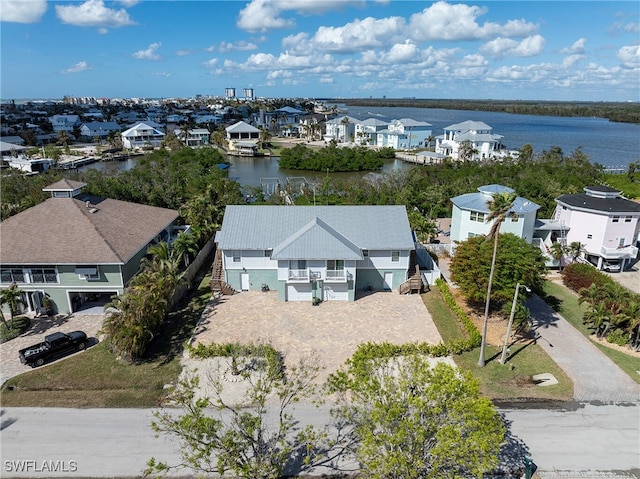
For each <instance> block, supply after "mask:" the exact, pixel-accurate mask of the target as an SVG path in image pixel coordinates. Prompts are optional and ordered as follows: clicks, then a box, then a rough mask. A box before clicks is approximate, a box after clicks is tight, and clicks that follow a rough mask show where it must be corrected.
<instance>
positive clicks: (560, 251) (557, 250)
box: [549, 241, 567, 271]
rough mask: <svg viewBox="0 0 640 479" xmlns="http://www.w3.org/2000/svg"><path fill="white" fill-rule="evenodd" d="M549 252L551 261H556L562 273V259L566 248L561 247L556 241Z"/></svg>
mask: <svg viewBox="0 0 640 479" xmlns="http://www.w3.org/2000/svg"><path fill="white" fill-rule="evenodd" d="M549 250H550V251H551V256H552V257H553V259H555V260H556V261H558V265H559V267H560V271H562V258H563V257H564V254H565V252H566V251H567V248H565V247H564V246H562V243H560V242H559V241H556V242H555V243H553V244H552V245H551V247H550V248H549Z"/></svg>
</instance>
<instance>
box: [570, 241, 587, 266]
mask: <svg viewBox="0 0 640 479" xmlns="http://www.w3.org/2000/svg"><path fill="white" fill-rule="evenodd" d="M583 251H584V245H583V244H582V243H580V241H572V242H571V243H570V244H569V256H571V262H572V263H575V262H576V259H578V257H579V256H580V253H582V252H583Z"/></svg>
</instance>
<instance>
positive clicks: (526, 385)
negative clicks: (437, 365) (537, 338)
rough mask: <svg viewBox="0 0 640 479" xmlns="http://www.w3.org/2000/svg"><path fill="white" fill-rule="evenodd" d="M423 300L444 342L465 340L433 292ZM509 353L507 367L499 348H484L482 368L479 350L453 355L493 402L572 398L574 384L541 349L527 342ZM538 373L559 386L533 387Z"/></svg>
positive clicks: (453, 318)
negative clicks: (551, 378)
mask: <svg viewBox="0 0 640 479" xmlns="http://www.w3.org/2000/svg"><path fill="white" fill-rule="evenodd" d="M422 298H423V301H424V303H425V305H426V306H427V309H428V310H429V313H430V314H431V317H432V318H433V320H434V322H435V324H436V327H437V328H438V331H439V332H440V335H441V336H442V339H443V340H444V341H448V340H452V339H457V338H463V337H464V334H463V329H462V327H461V325H460V324H459V323H458V320H457V319H456V317H455V315H454V314H453V313H452V312H451V310H450V309H449V308H448V306H447V305H446V303H445V302H444V300H443V299H442V296H441V295H440V293H439V292H438V291H437V290H436V289H434V290H432V291H431V292H430V293H427V294H424V295H422ZM510 350H511V353H510V356H509V360H508V362H507V364H506V365H502V364H500V363H499V362H498V359H499V358H500V354H501V352H502V349H500V348H492V347H488V348H487V351H486V354H487V362H486V365H485V367H484V368H481V367H479V366H478V358H479V357H480V348H476V349H474V350H473V351H468V352H466V353H463V354H461V355H457V356H454V357H453V360H454V361H455V363H456V364H457V365H458V367H459V368H461V369H464V370H466V371H469V372H470V373H471V374H472V375H473V376H474V377H475V378H476V379H478V381H480V388H481V390H482V393H483V394H484V395H485V396H487V397H489V398H491V399H493V400H511V401H517V400H523V399H529V400H536V401H540V400H553V401H570V400H571V399H572V397H573V383H572V382H571V380H570V379H569V377H568V376H567V375H566V374H565V373H564V372H563V371H562V369H560V367H558V365H557V364H556V363H555V362H554V361H553V360H552V359H551V357H549V355H548V354H547V353H546V352H544V350H543V349H542V348H541V347H540V346H538V345H537V344H532V343H531V342H530V341H528V342H526V343H522V344H515V345H512V346H511V348H510ZM540 373H551V374H553V375H554V376H555V377H556V379H558V384H557V385H553V386H544V387H541V386H537V385H535V384H533V382H532V381H531V376H532V375H534V374H540Z"/></svg>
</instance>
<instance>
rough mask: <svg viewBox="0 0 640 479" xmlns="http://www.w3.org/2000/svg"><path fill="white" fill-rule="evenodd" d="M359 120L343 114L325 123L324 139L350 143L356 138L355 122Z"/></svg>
mask: <svg viewBox="0 0 640 479" xmlns="http://www.w3.org/2000/svg"><path fill="white" fill-rule="evenodd" d="M358 123H360V120H358V119H357V118H353V117H351V116H347V115H343V116H339V117H337V118H334V119H332V120H327V122H326V123H325V134H324V140H325V141H331V140H334V141H336V142H338V143H350V142H353V141H355V140H356V124H358Z"/></svg>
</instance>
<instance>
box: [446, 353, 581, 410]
mask: <svg viewBox="0 0 640 479" xmlns="http://www.w3.org/2000/svg"><path fill="white" fill-rule="evenodd" d="M510 350H511V353H510V356H509V359H508V361H507V364H506V365H503V364H500V363H499V362H498V360H499V359H500V353H501V351H502V349H501V348H497V347H492V346H488V347H487V351H486V352H487V358H488V361H487V363H486V365H485V367H483V368H481V367H479V366H478V357H479V354H480V349H479V348H477V349H474V350H473V351H468V352H466V353H463V354H460V355H456V356H453V360H454V361H455V362H456V364H457V365H458V367H460V368H461V369H464V370H466V371H469V372H470V373H471V374H472V375H473V376H474V377H475V378H476V379H478V381H480V388H481V390H482V393H483V394H484V395H485V396H487V397H489V398H490V399H492V400H525V399H535V400H553V401H570V400H571V399H572V398H573V383H572V382H571V379H569V377H568V376H567V375H566V374H565V373H564V371H563V370H562V369H560V367H559V366H558V365H557V364H556V363H555V362H554V361H553V360H552V359H551V357H549V355H548V354H547V353H546V352H545V351H544V350H543V349H542V348H541V347H540V346H539V345H537V344H533V343H532V342H531V341H527V342H526V343H516V344H514V345H512V346H511V347H510ZM541 373H551V374H553V375H554V376H555V378H556V379H557V380H558V384H555V385H553V386H537V385H535V384H534V383H533V382H532V380H531V376H533V375H535V374H541Z"/></svg>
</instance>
